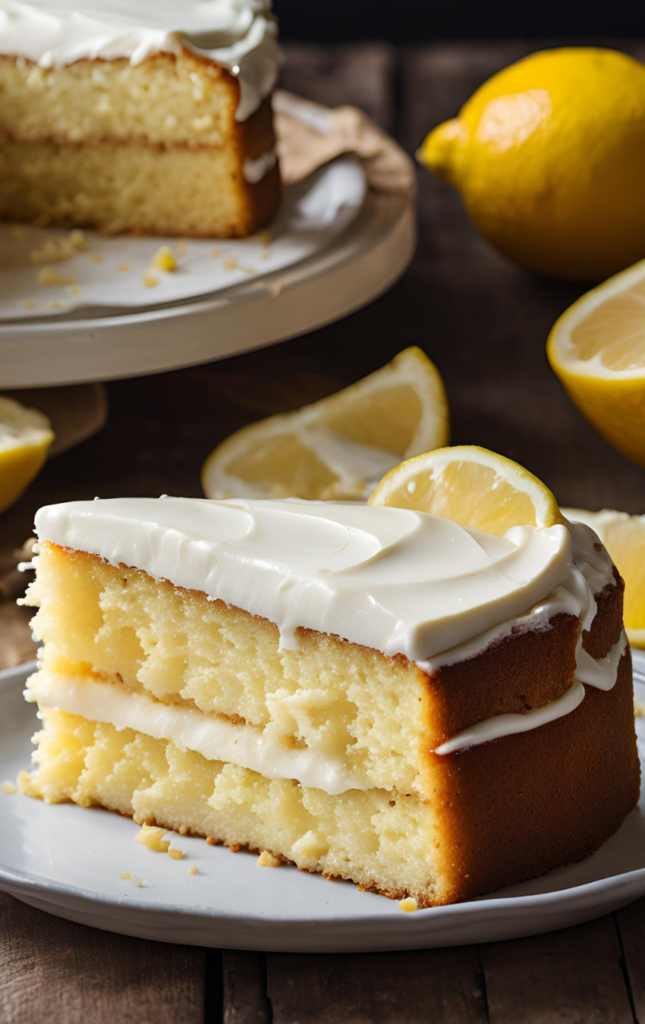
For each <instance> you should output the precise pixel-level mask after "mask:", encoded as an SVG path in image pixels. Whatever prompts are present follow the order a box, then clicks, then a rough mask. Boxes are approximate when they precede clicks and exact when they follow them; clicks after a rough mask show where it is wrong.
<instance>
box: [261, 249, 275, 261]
mask: <svg viewBox="0 0 645 1024" xmlns="http://www.w3.org/2000/svg"><path fill="white" fill-rule="evenodd" d="M272 256H273V253H272V252H271V250H270V249H267V251H266V252H263V253H262V255H261V256H260V259H261V260H270V259H271V257H272Z"/></svg>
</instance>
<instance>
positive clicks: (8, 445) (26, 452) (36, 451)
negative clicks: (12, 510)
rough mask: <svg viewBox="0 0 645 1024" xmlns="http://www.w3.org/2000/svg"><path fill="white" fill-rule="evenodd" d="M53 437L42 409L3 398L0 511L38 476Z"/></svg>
mask: <svg viewBox="0 0 645 1024" xmlns="http://www.w3.org/2000/svg"><path fill="white" fill-rule="evenodd" d="M53 440H54V434H53V431H52V429H51V425H50V422H49V420H48V419H47V417H46V416H45V415H44V414H43V413H42V412H38V410H37V409H27V408H26V406H24V405H21V404H20V402H16V401H14V399H13V398H2V397H0V512H4V510H5V509H6V508H9V506H10V505H13V503H14V502H15V501H17V500H18V498H19V497H20V495H21V494H22V492H23V491H24V490H25V488H26V487H27V485H28V484H29V483H30V481H31V480H33V478H34V477H35V476H36V474H37V473H38V471H39V470H40V468H41V466H42V464H43V463H44V461H45V459H46V457H47V449H48V448H49V446H50V444H51V443H52V441H53Z"/></svg>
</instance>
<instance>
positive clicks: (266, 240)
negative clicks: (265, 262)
mask: <svg viewBox="0 0 645 1024" xmlns="http://www.w3.org/2000/svg"><path fill="white" fill-rule="evenodd" d="M258 238H259V240H260V241H261V242H262V245H263V246H264V247H265V248H266V249H268V248H269V246H270V245H271V242H272V241H273V239H272V238H271V232H270V231H269V229H268V228H265V229H264V231H261V232H260V234H259V235H258Z"/></svg>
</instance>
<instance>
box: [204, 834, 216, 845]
mask: <svg viewBox="0 0 645 1024" xmlns="http://www.w3.org/2000/svg"><path fill="white" fill-rule="evenodd" d="M206 845H207V846H217V839H215V838H214V837H213V836H206Z"/></svg>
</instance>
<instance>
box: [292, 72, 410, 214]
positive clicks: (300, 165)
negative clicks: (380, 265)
mask: <svg viewBox="0 0 645 1024" xmlns="http://www.w3.org/2000/svg"><path fill="white" fill-rule="evenodd" d="M273 110H274V117H275V128H276V135H277V137H278V155H279V157H280V170H281V172H282V178H283V181H284V182H285V184H286V185H293V184H295V183H297V182H299V181H302V180H303V179H304V178H306V177H307V176H308V175H309V174H312V173H313V172H314V171H316V170H317V169H318V168H319V167H322V166H323V165H324V164H327V163H329V161H330V160H334V159H335V158H336V157H337V156H341V154H344V153H354V154H356V156H358V157H359V159H360V160H361V162H362V164H363V168H364V170H365V176H366V178H367V182H368V185H369V187H370V188H371V189H373V190H374V191H376V192H389V193H391V194H395V195H401V196H404V197H407V198H408V199H410V200H411V201H413V200H414V199H415V197H416V191H417V186H416V174H415V169H414V164H413V162H412V160H411V158H410V157H409V156H408V154H407V153H406V152H404V150H403V149H401V147H400V146H399V145H398V143H396V142H395V141H394V139H393V138H391V136H389V135H388V134H387V132H384V131H383V130H382V129H381V128H379V127H378V126H377V125H375V124H374V122H373V121H372V120H370V118H369V117H368V116H367V114H365V113H363V111H362V110H358V108H357V107H336V108H335V109H333V110H330V109H329V108H328V107H321V106H319V104H317V103H311V102H310V101H309V100H303V99H301V98H300V97H299V96H294V95H293V93H290V92H285V91H284V90H278V91H277V92H276V93H275V95H274V98H273Z"/></svg>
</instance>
